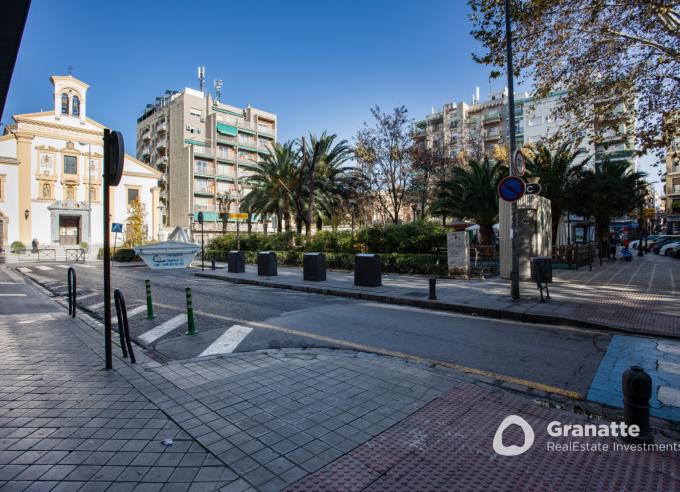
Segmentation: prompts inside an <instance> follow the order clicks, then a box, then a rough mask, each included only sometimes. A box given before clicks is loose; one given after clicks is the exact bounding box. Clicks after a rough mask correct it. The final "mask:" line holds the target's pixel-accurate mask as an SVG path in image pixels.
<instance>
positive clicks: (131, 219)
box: [125, 198, 146, 247]
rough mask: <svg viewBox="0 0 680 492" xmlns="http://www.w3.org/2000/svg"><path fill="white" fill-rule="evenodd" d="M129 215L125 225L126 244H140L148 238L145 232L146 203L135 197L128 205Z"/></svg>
mask: <svg viewBox="0 0 680 492" xmlns="http://www.w3.org/2000/svg"><path fill="white" fill-rule="evenodd" d="M127 210H128V217H127V221H126V225H125V246H127V247H131V246H139V245H141V244H142V243H143V242H144V240H145V239H146V235H145V234H144V219H145V218H146V211H145V210H144V205H143V204H142V202H141V201H140V200H139V198H135V199H134V200H132V201H131V202H130V203H129V204H128V207H127Z"/></svg>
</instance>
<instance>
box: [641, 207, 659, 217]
mask: <svg viewBox="0 0 680 492" xmlns="http://www.w3.org/2000/svg"><path fill="white" fill-rule="evenodd" d="M642 216H643V217H644V218H645V219H654V218H656V209H655V208H643V209H642Z"/></svg>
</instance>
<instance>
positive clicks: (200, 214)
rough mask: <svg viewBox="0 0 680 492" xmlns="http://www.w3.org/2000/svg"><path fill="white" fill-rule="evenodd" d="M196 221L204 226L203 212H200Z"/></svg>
mask: <svg viewBox="0 0 680 492" xmlns="http://www.w3.org/2000/svg"><path fill="white" fill-rule="evenodd" d="M196 219H197V220H198V223H199V224H203V212H198V216H197V217H196Z"/></svg>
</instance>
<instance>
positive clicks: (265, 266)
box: [257, 251, 278, 277]
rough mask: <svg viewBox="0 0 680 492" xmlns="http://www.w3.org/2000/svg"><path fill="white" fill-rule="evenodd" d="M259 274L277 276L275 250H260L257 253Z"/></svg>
mask: <svg viewBox="0 0 680 492" xmlns="http://www.w3.org/2000/svg"><path fill="white" fill-rule="evenodd" d="M257 274H258V275H259V276H261V277H275V276H276V275H277V274H278V272H277V270H276V253H274V252H273V251H260V252H259V253H258V254H257Z"/></svg>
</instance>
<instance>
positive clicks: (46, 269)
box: [35, 265, 54, 271]
mask: <svg viewBox="0 0 680 492" xmlns="http://www.w3.org/2000/svg"><path fill="white" fill-rule="evenodd" d="M35 267H36V268H37V269H38V270H44V271H49V270H54V268H52V267H48V266H45V265H36V266H35Z"/></svg>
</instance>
